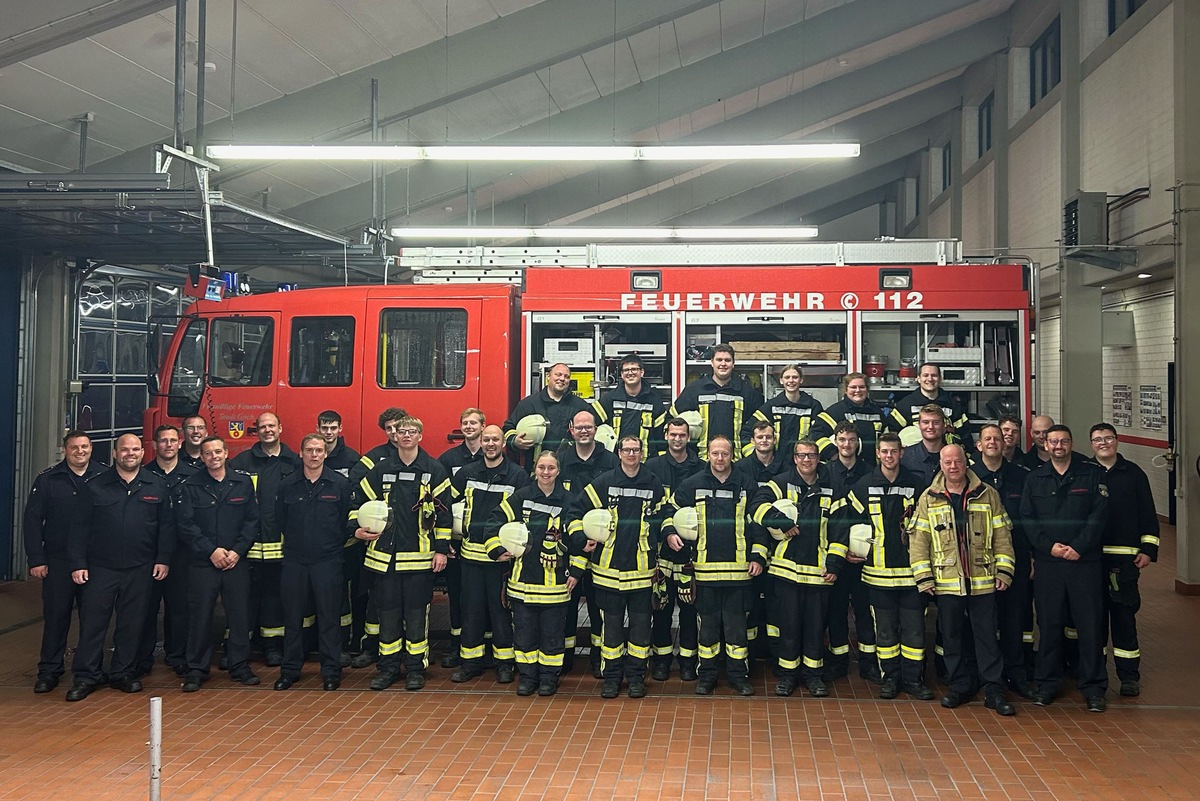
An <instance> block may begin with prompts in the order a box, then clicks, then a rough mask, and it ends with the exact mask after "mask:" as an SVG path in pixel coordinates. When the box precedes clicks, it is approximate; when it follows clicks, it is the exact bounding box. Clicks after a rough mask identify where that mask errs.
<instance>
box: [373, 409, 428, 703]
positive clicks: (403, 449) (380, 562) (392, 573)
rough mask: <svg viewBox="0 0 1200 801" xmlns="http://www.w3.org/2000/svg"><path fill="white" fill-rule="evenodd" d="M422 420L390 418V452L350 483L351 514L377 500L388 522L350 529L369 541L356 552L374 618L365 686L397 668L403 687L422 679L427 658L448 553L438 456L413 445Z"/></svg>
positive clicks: (385, 682) (380, 682) (383, 680)
mask: <svg viewBox="0 0 1200 801" xmlns="http://www.w3.org/2000/svg"><path fill="white" fill-rule="evenodd" d="M424 428H425V426H424V424H423V423H422V422H421V421H420V420H418V419H417V418H415V417H407V416H406V417H402V418H400V419H399V420H397V421H395V423H394V428H393V430H392V431H391V432H389V434H388V436H389V437H395V440H396V447H395V449H394V452H393V453H392V454H391V455H389V456H387V457H383V458H380V459H379V461H378V463H376V465H375V467H373V468H371V471H370V472H368V473H367V474H366V475H365V476H363V478H362V479H361V480H360V481H359V483H358V486H357V487H355V488H354V499H353V506H354V511H353V512H351V513H350V517H351V520H357V519H358V507H360V506H362V504H363V503H365V502H367V501H384V502H386V503H387V505H388V507H389V508H390V509H391V522H390V523H389V524H388V526H387V528H386V529H384V531H383V532H382V533H372V532H370V531H367V530H366V529H364V528H361V527H358V528H356V530H355V531H354V537H355V538H356V539H359V540H362V541H364V542H367V543H369V544H368V546H367V553H366V557H365V560H364V566H365V568H366V570H367V571H368V572H369V573H371V574H372V575H373V576H374V577H375V582H374V585H373V587H372V590H371V592H372V599H373V600H374V606H375V609H376V610H377V614H378V620H379V669H378V673H377V674H376V675H375V678H374V679H372V680H371V689H372V690H386V689H387V688H388V687H391V686H392V685H393V684H394V683H395V682H396V680H397V679H398V678H399V677H400V672H401V668H402V667H403V668H405V669H406V670H407V673H408V677H407V679H406V682H405V689H407V690H414V691H415V690H420V689H421V688H422V687H424V686H425V669H426V668H427V667H428V666H429V631H428V628H429V606H430V604H431V603H432V601H433V579H434V574H435V573H439V572H441V571H442V570H444V569H445V567H446V562H447V559H448V557H449V554H450V526H451V514H450V478H449V475H448V473H447V472H446V468H445V467H443V466H442V463H441V462H439V461H438V460H436V459H434V458H433V457H432V456H430V455H429V454H428V453H426V452H425V450H424V449H423V448H421V447H420V443H421V439H422V437H423V436H424V434H423V432H424Z"/></svg>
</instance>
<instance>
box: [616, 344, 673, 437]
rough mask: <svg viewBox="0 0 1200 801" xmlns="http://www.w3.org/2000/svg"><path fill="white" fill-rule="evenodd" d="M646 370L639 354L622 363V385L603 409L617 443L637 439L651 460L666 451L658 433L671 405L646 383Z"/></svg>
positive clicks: (623, 359) (632, 354) (633, 354)
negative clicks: (615, 435) (630, 437)
mask: <svg viewBox="0 0 1200 801" xmlns="http://www.w3.org/2000/svg"><path fill="white" fill-rule="evenodd" d="M645 375H646V368H645V366H644V365H643V364H642V359H641V357H640V356H638V355H637V354H636V353H631V354H629V355H627V356H625V357H624V358H622V359H621V384H620V386H617V387H615V388H613V389H610V390H609V391H608V392H606V393H604V397H603V398H601V399H600V408H601V409H603V410H604V414H605V415H607V417H608V419H609V420H611V421H612V427H613V430H615V431H616V432H617V439H620V438H621V437H625V436H634V437H637V438H638V439H640V440H641V441H642V453H644V454H646V455H647V456H650V455H653V454H655V453H658V452H660V451H661V450H662V441H661V439H659V437H658V431H659V428H660V426H661V425H662V421H663V416H664V415H665V414H666V411H667V404H666V402H665V401H664V400H663V399H662V395H660V394H659V393H658V390H656V389H654V388H653V387H651V386H650V385H649V384H647V383H646V382H645V380H644V378H645Z"/></svg>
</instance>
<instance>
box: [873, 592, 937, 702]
mask: <svg viewBox="0 0 1200 801" xmlns="http://www.w3.org/2000/svg"><path fill="white" fill-rule="evenodd" d="M870 592H871V613H872V614H873V615H874V617H875V648H876V653H877V654H878V655H879V667H880V668H881V669H882V671H883V677H884V678H885V679H896V680H898V681H900V682H901V683H902V684H915V683H916V682H919V681H921V673H922V672H923V669H924V660H925V596H924V595H922V594H921V593H919V592H917V588H916V587H915V586H914V587H870Z"/></svg>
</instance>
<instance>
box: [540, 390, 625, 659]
mask: <svg viewBox="0 0 1200 801" xmlns="http://www.w3.org/2000/svg"><path fill="white" fill-rule="evenodd" d="M627 436H637V437H638V438H639V439H640V438H641V435H640V434H632V435H627ZM571 439H572V440H573V442H566V443H563V446H562V447H561V448H560V449H559V451H558V454H557V456H558V463H559V480H560V481H561V482H562V485H563V487H564V488H566V490H567V492H569V493H570V494H571V495H572V497H575V496H578V495H580V494H582V493H583V489H584V487H586V486H587V485H588V484H591V483H592V481H594V480H595V479H596V477H597V476H599V475H601V474H602V473H607V472H608V471H609V470H612V469H613V468H615V467H616V466H617V457H616V455H615V454H613V453H611V452H610V451H608V450H607V449H606V448H604V447H603V446H601V445H597V444H596V418H595V416H593V415H592V413H591V412H590V411H582V412H576V413H575V417H573V418H572V419H571ZM580 598H583V599H584V600H585V601H586V603H587V610H588V619H589V620H590V621H592V625H591V629H592V642H591V651H590V653H589V657H590V660H591V665H592V674H593V675H596V674H598V673H599V672H600V607H599V606H598V605H597V603H596V592H595V588H594V587H593V585H592V579H591V575H590V574H589V573H584V575H583V577H582V578H581V579H580V581H579V582H578V583H577V584H576V585H575V589H574V590H573V591H572V594H571V600H572V604H573V605H570V604H569V605H568V606H569V609H568V612H567V628H566V632H565V635H564V636H565V637H566V652H565V656H564V657H563V667H562V670H563V673H564V674H566V673H569V672H570V671H571V669H572V668H573V667H574V666H575V639H576V636H577V635H578V633H579V599H580ZM571 611H574V613H575V614H571ZM596 678H600V677H599V676H598V675H596Z"/></svg>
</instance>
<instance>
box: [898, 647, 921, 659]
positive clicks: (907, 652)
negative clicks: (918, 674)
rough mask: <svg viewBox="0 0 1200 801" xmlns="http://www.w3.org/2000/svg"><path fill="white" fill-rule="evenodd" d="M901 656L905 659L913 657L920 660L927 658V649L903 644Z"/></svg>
mask: <svg viewBox="0 0 1200 801" xmlns="http://www.w3.org/2000/svg"><path fill="white" fill-rule="evenodd" d="M900 656H901V657H903V658H904V659H911V660H912V661H914V662H920V661H921V660H922V659H924V658H925V649H924V648H910V647H909V646H907V645H903V644H901V646H900Z"/></svg>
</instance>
